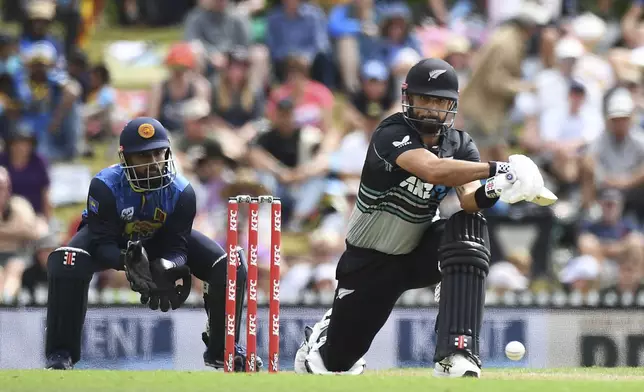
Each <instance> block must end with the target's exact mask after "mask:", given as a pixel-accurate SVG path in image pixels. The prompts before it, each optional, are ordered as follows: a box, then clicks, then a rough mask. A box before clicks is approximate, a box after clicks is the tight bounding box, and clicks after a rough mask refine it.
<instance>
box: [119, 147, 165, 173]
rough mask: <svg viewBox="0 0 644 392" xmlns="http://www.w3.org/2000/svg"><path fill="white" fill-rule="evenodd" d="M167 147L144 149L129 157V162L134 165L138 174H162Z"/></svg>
mask: <svg viewBox="0 0 644 392" xmlns="http://www.w3.org/2000/svg"><path fill="white" fill-rule="evenodd" d="M167 151H168V149H167V148H159V149H156V150H150V151H142V152H139V153H136V154H132V155H130V156H128V157H127V160H128V163H129V164H130V165H132V166H135V167H134V171H136V174H137V176H139V177H150V176H160V175H161V171H162V169H163V161H164V160H165V156H166V152H167Z"/></svg>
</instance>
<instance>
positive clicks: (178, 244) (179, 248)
mask: <svg viewBox="0 0 644 392" xmlns="http://www.w3.org/2000/svg"><path fill="white" fill-rule="evenodd" d="M196 214H197V198H196V196H195V191H194V189H193V188H192V185H188V186H187V187H186V188H185V189H184V190H183V192H181V195H180V196H179V200H177V204H176V206H175V208H174V211H173V212H172V214H170V216H168V221H167V222H166V224H165V225H164V226H163V228H162V229H161V230H160V233H159V234H160V236H161V238H160V240H161V242H160V243H161V244H163V250H162V251H161V257H163V258H164V259H166V260H169V261H172V262H173V263H175V264H176V265H177V266H181V265H184V264H185V263H186V262H187V261H188V236H190V233H191V231H192V224H193V222H194V220H195V215H196Z"/></svg>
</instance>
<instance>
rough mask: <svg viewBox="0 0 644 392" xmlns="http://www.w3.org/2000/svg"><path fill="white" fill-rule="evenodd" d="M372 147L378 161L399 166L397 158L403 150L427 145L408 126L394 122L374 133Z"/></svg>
mask: <svg viewBox="0 0 644 392" xmlns="http://www.w3.org/2000/svg"><path fill="white" fill-rule="evenodd" d="M370 148H372V149H373V152H374V153H375V154H376V157H377V158H378V161H383V162H385V163H386V165H385V166H389V167H397V165H396V159H397V158H398V157H399V156H400V155H401V154H402V153H403V152H405V151H409V150H416V149H419V148H425V147H424V146H423V144H422V143H421V142H420V140H419V138H418V137H417V136H416V135H412V134H411V132H410V131H409V130H408V129H407V127H405V126H402V125H398V124H392V125H388V126H385V127H384V128H381V129H380V130H378V131H377V132H376V134H374V136H373V140H372V143H371V146H370Z"/></svg>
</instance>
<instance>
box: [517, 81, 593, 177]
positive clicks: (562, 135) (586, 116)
mask: <svg viewBox="0 0 644 392" xmlns="http://www.w3.org/2000/svg"><path fill="white" fill-rule="evenodd" d="M586 97H587V91H586V88H585V87H584V85H583V84H581V83H579V82H577V81H572V82H571V83H570V85H569V87H568V101H567V103H565V104H564V105H562V106H560V107H559V108H552V109H550V110H548V111H547V112H546V113H544V114H543V116H542V118H541V123H540V124H539V129H538V131H537V130H536V129H534V128H532V129H527V130H526V132H525V133H524V135H523V137H522V144H523V146H524V148H526V149H527V150H528V151H529V152H530V153H532V154H534V155H537V156H539V157H540V158H541V159H540V160H542V162H543V163H544V164H545V165H546V166H547V167H548V169H549V170H548V171H549V172H550V173H551V174H552V175H554V176H555V178H556V179H557V180H558V181H559V182H560V183H562V184H575V183H577V182H578V180H579V162H580V160H579V156H580V151H581V150H582V148H583V147H584V146H586V145H587V144H589V143H590V142H592V141H593V140H594V139H595V138H596V137H597V136H598V135H599V134H600V133H601V131H602V127H603V124H602V116H601V113H599V112H597V111H596V110H595V109H594V108H593V107H591V106H588V105H585V102H586Z"/></svg>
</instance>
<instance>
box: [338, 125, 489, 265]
mask: <svg viewBox="0 0 644 392" xmlns="http://www.w3.org/2000/svg"><path fill="white" fill-rule="evenodd" d="M417 148H424V149H428V150H429V151H431V152H432V153H434V154H436V155H437V156H439V157H441V158H452V159H461V160H467V161H474V162H478V161H480V155H479V151H478V149H477V147H476V145H475V144H474V142H473V141H472V138H471V137H470V136H469V135H468V134H467V133H466V132H463V131H459V130H456V129H453V128H450V129H449V130H447V131H446V132H445V134H444V135H443V136H442V137H441V138H440V141H439V143H438V145H437V146H434V147H432V148H428V147H427V146H426V145H425V144H424V143H423V141H422V139H421V136H420V134H419V133H418V132H417V131H416V130H415V129H413V128H412V127H411V126H410V125H409V124H408V123H407V122H406V121H405V118H404V116H403V114H402V113H396V114H394V115H392V116H389V117H388V118H386V119H384V120H383V121H382V122H381V123H380V125H378V128H377V129H376V130H375V131H374V133H373V135H372V137H371V141H370V143H369V151H368V152H367V158H366V160H365V163H364V166H363V168H362V175H361V177H360V189H359V192H358V197H357V200H356V205H355V207H354V209H353V212H352V214H351V218H350V219H349V228H348V234H347V242H348V243H349V244H350V245H352V246H355V247H359V248H366V249H373V250H377V251H379V252H382V253H386V254H392V255H399V254H407V253H410V252H411V251H412V250H414V248H416V247H417V246H418V243H419V241H420V239H421V237H422V235H423V233H424V232H425V230H426V229H427V227H428V226H429V225H430V224H431V222H432V221H433V220H434V218H437V217H438V207H439V205H440V202H441V200H443V198H444V197H445V196H446V195H447V193H448V192H449V190H450V188H449V187H446V186H444V185H441V184H429V183H426V182H423V181H422V180H421V179H420V178H416V176H414V175H413V174H411V173H409V172H406V171H405V170H403V169H402V168H400V167H399V166H398V165H396V158H398V156H399V155H400V154H402V153H403V152H405V151H409V150H414V149H417Z"/></svg>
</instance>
